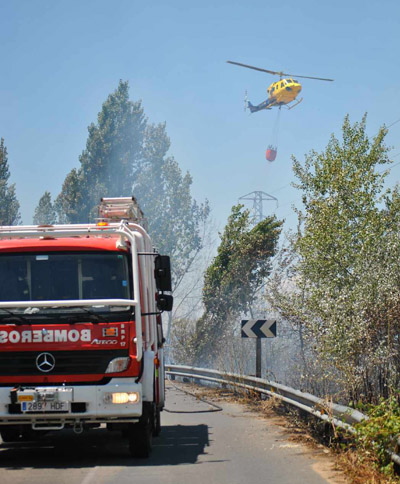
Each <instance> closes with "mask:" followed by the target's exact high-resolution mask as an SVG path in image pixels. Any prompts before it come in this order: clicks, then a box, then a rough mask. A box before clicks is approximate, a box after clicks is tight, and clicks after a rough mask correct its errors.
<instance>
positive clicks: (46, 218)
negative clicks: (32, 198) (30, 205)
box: [33, 192, 56, 225]
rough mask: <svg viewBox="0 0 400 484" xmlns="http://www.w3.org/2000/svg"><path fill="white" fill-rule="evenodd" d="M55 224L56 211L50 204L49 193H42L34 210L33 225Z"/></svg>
mask: <svg viewBox="0 0 400 484" xmlns="http://www.w3.org/2000/svg"><path fill="white" fill-rule="evenodd" d="M55 222H56V211H55V209H54V206H53V204H52V202H51V195H50V192H44V194H43V196H42V197H41V198H40V200H39V203H38V206H37V207H36V208H35V214H34V216H33V223H34V224H35V225H51V224H54V223H55Z"/></svg>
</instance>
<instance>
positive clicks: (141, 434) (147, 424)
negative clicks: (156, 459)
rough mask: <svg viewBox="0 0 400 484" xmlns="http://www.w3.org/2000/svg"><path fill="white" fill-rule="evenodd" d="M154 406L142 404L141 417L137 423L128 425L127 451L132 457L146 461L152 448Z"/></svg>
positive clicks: (146, 403)
mask: <svg viewBox="0 0 400 484" xmlns="http://www.w3.org/2000/svg"><path fill="white" fill-rule="evenodd" d="M153 422H154V404H152V403H149V402H144V404H143V415H142V417H141V418H140V420H139V422H138V423H135V424H129V430H128V439H129V451H130V453H131V455H132V457H135V458H138V459H147V457H149V456H150V453H151V448H152V436H153Z"/></svg>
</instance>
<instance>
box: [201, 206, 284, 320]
mask: <svg viewBox="0 0 400 484" xmlns="http://www.w3.org/2000/svg"><path fill="white" fill-rule="evenodd" d="M281 226H282V222H279V221H277V220H276V218H275V217H267V218H265V219H264V220H263V221H261V222H259V223H258V224H257V225H256V226H255V227H253V228H251V217H250V212H249V211H248V210H243V205H236V206H234V207H232V212H231V215H230V216H229V218H228V223H227V225H226V227H225V230H224V233H223V234H222V236H221V243H220V245H219V247H218V253H217V256H216V257H215V258H214V260H213V262H212V264H211V265H210V266H209V267H208V269H207V271H206V273H205V277H204V289H203V302H204V306H205V309H206V312H207V313H209V314H212V315H214V316H216V317H217V318H224V317H225V315H226V312H227V311H228V312H229V313H231V314H238V313H240V312H241V311H242V312H245V313H247V312H248V311H249V310H250V308H251V304H252V302H253V301H254V298H255V295H256V292H257V291H258V289H259V288H260V286H261V285H262V283H263V281H264V280H265V278H266V277H267V276H268V275H269V274H270V272H271V257H272V256H273V255H274V254H275V251H276V245H277V241H278V238H279V234H280V231H281Z"/></svg>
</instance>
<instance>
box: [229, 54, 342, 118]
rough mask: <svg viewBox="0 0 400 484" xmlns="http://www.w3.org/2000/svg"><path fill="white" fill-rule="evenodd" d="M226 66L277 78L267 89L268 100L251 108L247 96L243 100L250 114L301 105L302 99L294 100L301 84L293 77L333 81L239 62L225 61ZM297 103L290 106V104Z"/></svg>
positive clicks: (251, 105)
mask: <svg viewBox="0 0 400 484" xmlns="http://www.w3.org/2000/svg"><path fill="white" fill-rule="evenodd" d="M226 62H227V63H228V64H234V65H236V66H240V67H246V68H247V69H253V70H255V71H260V72H266V73H268V74H272V75H274V76H279V81H276V82H273V83H272V84H271V85H270V86H269V87H268V89H267V93H268V98H267V99H266V100H265V101H263V102H262V103H260V104H258V105H257V106H253V104H251V102H250V101H247V95H246V99H245V104H246V103H247V106H246V105H245V108H246V107H248V108H249V109H250V112H251V113H256V112H257V111H262V110H263V109H272V108H273V107H279V109H280V108H281V107H282V106H286V107H287V108H288V109H292V108H294V107H295V106H297V105H298V104H300V103H301V101H302V100H303V98H300V99H298V100H296V98H297V96H298V95H299V93H300V91H301V84H300V82H299V81H298V80H297V79H293V78H294V77H301V78H302V79H316V80H318V81H333V79H325V78H323V77H310V76H299V75H296V74H286V73H284V72H276V71H269V70H268V69H261V68H260V67H254V66H249V65H247V64H241V63H240V62H233V61H229V60H228V61H226ZM283 76H288V78H287V79H282V78H283ZM293 101H297V102H296V103H294V104H292V105H290V103H291V102H293Z"/></svg>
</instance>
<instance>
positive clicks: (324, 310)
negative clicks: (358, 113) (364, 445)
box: [269, 116, 400, 401]
mask: <svg viewBox="0 0 400 484" xmlns="http://www.w3.org/2000/svg"><path fill="white" fill-rule="evenodd" d="M385 135H386V129H385V128H381V129H380V130H379V132H378V134H377V135H376V136H375V137H374V138H373V139H372V140H370V139H369V138H368V136H367V134H366V117H365V116H364V117H363V119H362V121H361V122H360V123H354V124H353V125H352V124H351V123H350V121H349V118H348V117H346V118H345V120H344V123H343V128H342V136H343V139H342V141H341V142H340V141H339V140H338V139H337V138H336V137H335V136H334V135H332V137H331V139H330V141H329V143H328V145H327V147H326V149H325V150H324V151H323V152H321V153H316V152H314V151H312V152H311V153H310V154H309V155H307V156H306V160H305V163H304V165H302V164H301V163H300V162H299V161H297V160H296V159H295V158H293V168H294V173H295V175H296V177H297V179H298V184H297V185H296V187H297V188H298V189H300V190H302V192H303V204H304V212H302V211H298V215H299V222H300V225H299V230H298V233H297V234H296V237H295V238H294V240H293V243H292V245H291V254H290V256H289V257H288V258H287V260H286V263H287V264H286V266H285V270H286V273H285V271H282V273H281V276H282V275H283V278H281V280H280V281H277V280H276V281H275V284H273V285H271V288H270V292H269V301H270V303H271V304H272V305H274V307H275V308H276V309H278V310H280V312H281V314H282V315H283V316H284V317H286V318H288V319H290V320H291V321H293V322H294V323H295V324H296V325H298V326H301V327H302V328H303V330H304V334H305V336H306V337H308V339H309V341H310V342H312V344H313V345H314V347H315V350H316V351H317V353H318V355H319V357H320V358H321V359H322V360H324V361H325V363H329V364H330V365H331V366H332V368H333V369H334V375H335V378H337V377H338V376H341V377H342V379H343V383H344V385H345V387H346V389H347V390H348V395H347V396H348V397H350V398H351V399H360V398H361V399H364V400H367V401H372V400H374V399H375V400H376V398H377V397H378V396H379V395H388V394H389V392H390V388H391V387H394V386H395V385H396V384H397V382H398V381H399V369H400V359H399V355H400V353H399V350H400V347H399V340H398V336H397V335H398V333H399V331H400V318H399V315H400V278H399V264H400V258H399V256H400V240H399V237H398V232H399V228H400V210H399V208H400V204H399V202H400V196H399V192H398V190H397V189H395V190H393V191H390V190H385V189H384V179H385V176H386V174H387V172H385V171H383V172H382V170H379V169H378V168H379V167H380V166H381V165H385V164H388V163H389V159H388V155H387V153H388V148H387V146H386V145H385V143H384V138H385Z"/></svg>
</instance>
